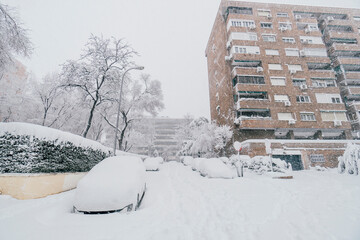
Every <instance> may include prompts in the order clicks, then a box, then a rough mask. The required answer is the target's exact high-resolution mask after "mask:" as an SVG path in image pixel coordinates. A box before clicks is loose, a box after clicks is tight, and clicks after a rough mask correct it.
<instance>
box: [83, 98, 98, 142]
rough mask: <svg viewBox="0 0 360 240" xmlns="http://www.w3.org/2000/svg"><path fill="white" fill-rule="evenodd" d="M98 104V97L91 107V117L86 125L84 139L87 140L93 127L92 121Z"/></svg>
mask: <svg viewBox="0 0 360 240" xmlns="http://www.w3.org/2000/svg"><path fill="white" fill-rule="evenodd" d="M97 102H98V97H96V99H95V101H94V103H93V105H92V107H91V110H90V115H89V119H88V122H87V125H86V129H85V131H84V134H83V137H84V138H86V136H87V134H88V132H89V129H90V127H91V122H92V119H93V117H94V111H95V107H96V104H97Z"/></svg>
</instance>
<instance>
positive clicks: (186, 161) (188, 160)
mask: <svg viewBox="0 0 360 240" xmlns="http://www.w3.org/2000/svg"><path fill="white" fill-rule="evenodd" d="M193 161H194V158H193V157H191V156H184V158H183V163H184V165H186V166H191V164H192V162H193Z"/></svg>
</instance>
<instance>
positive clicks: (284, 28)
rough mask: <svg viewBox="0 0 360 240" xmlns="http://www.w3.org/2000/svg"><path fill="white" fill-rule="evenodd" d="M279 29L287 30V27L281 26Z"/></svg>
mask: <svg viewBox="0 0 360 240" xmlns="http://www.w3.org/2000/svg"><path fill="white" fill-rule="evenodd" d="M279 30H280V31H282V32H285V31H286V30H287V27H279Z"/></svg>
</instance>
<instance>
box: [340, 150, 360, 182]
mask: <svg viewBox="0 0 360 240" xmlns="http://www.w3.org/2000/svg"><path fill="white" fill-rule="evenodd" d="M359 168H360V145H357V144H348V145H347V147H346V149H345V152H344V155H343V156H341V157H339V165H338V171H339V173H344V172H345V173H348V174H354V175H358V174H359Z"/></svg>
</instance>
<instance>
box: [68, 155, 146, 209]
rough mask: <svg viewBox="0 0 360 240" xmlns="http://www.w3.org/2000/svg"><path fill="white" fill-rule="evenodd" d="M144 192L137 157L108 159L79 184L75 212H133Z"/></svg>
mask: <svg viewBox="0 0 360 240" xmlns="http://www.w3.org/2000/svg"><path fill="white" fill-rule="evenodd" d="M145 190H146V182H145V166H144V163H143V161H142V160H141V159H140V158H139V157H134V156H115V157H109V158H106V159H104V160H103V161H101V162H100V163H98V164H97V165H95V166H94V167H93V168H92V169H91V170H90V172H89V173H88V174H87V175H85V176H84V177H83V178H82V179H81V180H80V181H79V183H78V185H77V189H76V193H75V202H74V211H75V212H82V213H86V214H100V213H111V212H119V211H121V210H123V209H127V211H131V210H136V209H137V208H139V206H140V204H141V201H142V199H143V197H144V195H145Z"/></svg>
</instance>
